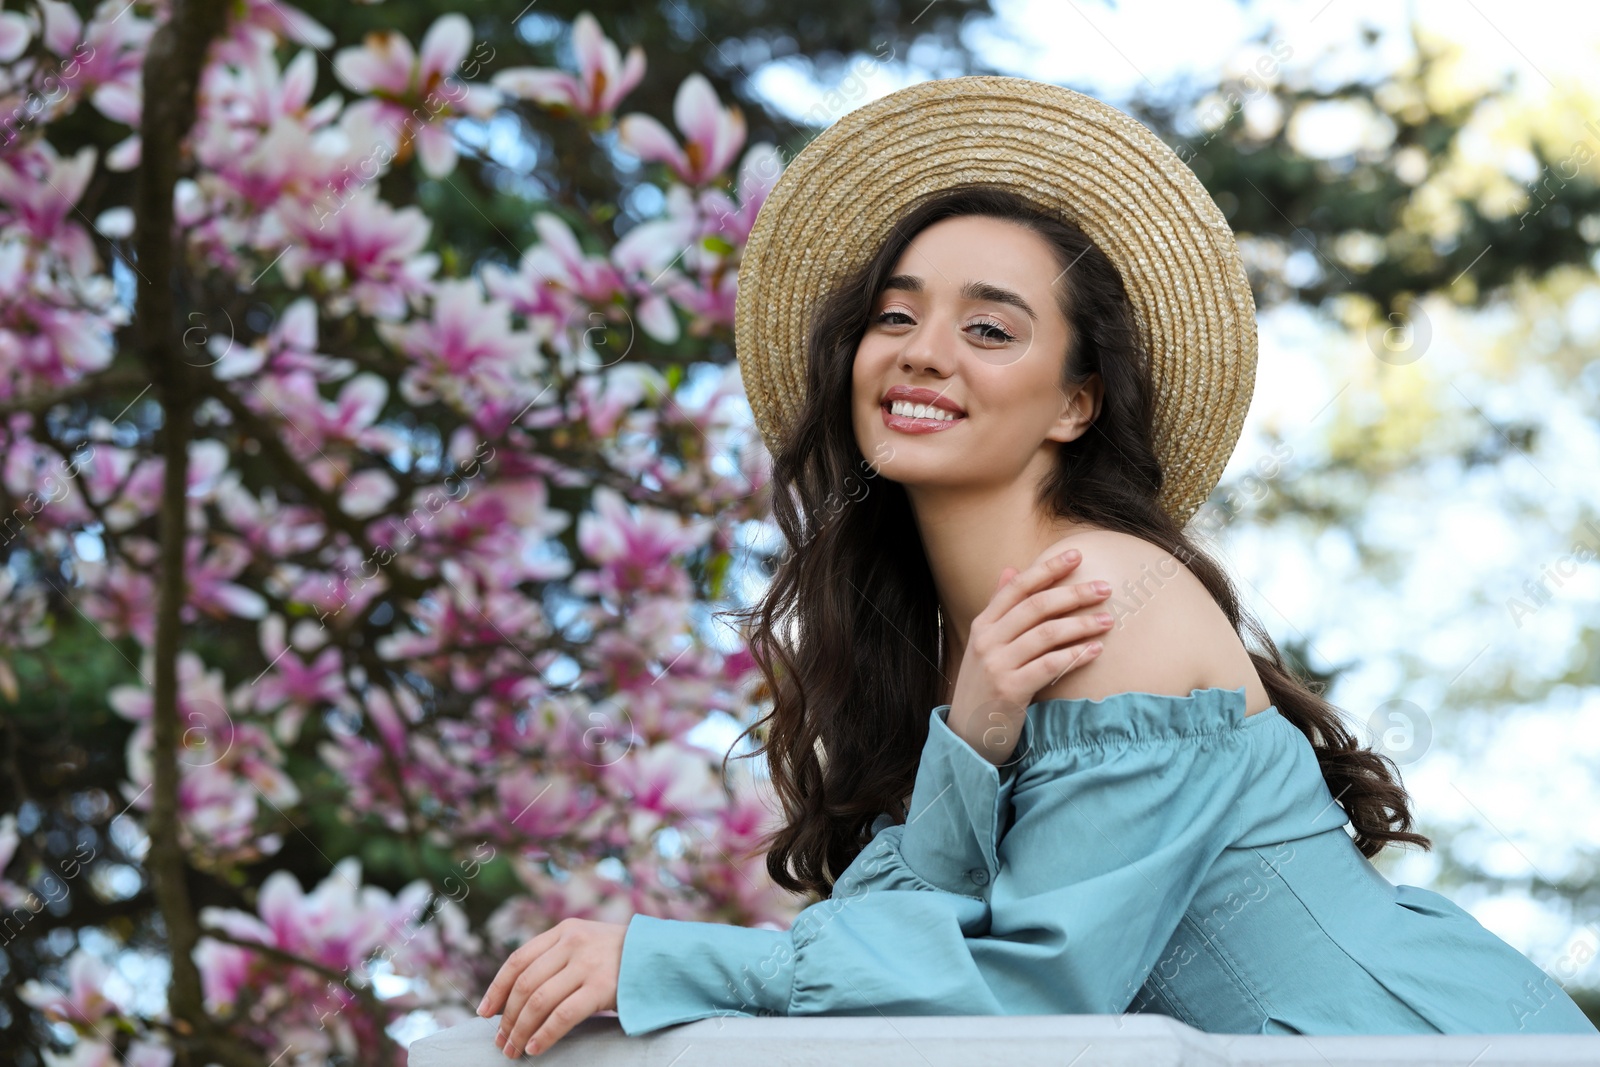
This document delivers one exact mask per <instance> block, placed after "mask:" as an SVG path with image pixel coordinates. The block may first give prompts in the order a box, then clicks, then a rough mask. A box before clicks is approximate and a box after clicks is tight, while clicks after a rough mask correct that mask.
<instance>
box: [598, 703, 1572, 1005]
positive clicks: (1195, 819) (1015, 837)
mask: <svg viewBox="0 0 1600 1067" xmlns="http://www.w3.org/2000/svg"><path fill="white" fill-rule="evenodd" d="M949 711H950V706H949V705H948V704H946V705H941V706H940V707H938V708H935V709H934V710H933V712H932V713H931V715H930V720H929V728H928V740H927V744H926V747H925V748H924V749H923V754H922V757H921V762H920V764H919V765H918V769H917V776H916V782H915V787H914V790H913V792H912V797H911V805H910V809H909V814H908V817H907V820H906V822H905V823H904V824H896V823H894V822H893V820H892V818H891V817H890V816H889V815H883V816H880V817H879V819H878V820H877V821H876V822H875V823H874V825H873V827H872V831H873V837H872V840H871V841H870V842H869V843H868V845H867V846H866V848H865V849H863V850H862V852H861V853H860V854H859V855H858V856H857V857H856V859H855V861H854V862H853V863H852V864H851V865H850V866H849V867H848V868H847V869H846V870H845V871H844V872H843V873H842V874H841V875H840V876H839V878H838V879H837V881H836V882H835V885H834V887H833V894H832V896H831V897H830V898H829V899H827V900H823V901H820V902H818V903H816V904H813V905H811V906H810V907H808V908H806V909H805V910H804V911H802V912H801V913H800V915H799V916H798V917H797V918H796V919H795V921H794V922H793V924H792V925H791V927H790V928H789V929H788V930H768V929H755V928H743V927H737V926H729V925H726V924H720V923H705V922H687V921H682V920H675V919H660V918H655V917H653V916H648V915H642V914H639V915H634V916H633V917H632V919H631V920H630V921H629V923H628V927H627V934H626V937H625V939H624V942H623V950H622V968H621V973H620V976H619V980H618V987H617V1014H618V1017H619V1020H620V1023H621V1025H622V1029H623V1031H624V1032H625V1033H627V1034H641V1033H645V1032H648V1031H651V1030H656V1029H659V1028H661V1027H664V1026H670V1025H673V1024H676V1023H683V1022H689V1021H692V1020H695V1019H702V1018H706V1017H709V1016H715V1015H745V1016H752V1015H877V1014H883V1015H1031V1014H1069V1013H1097V1014H1098V1013H1121V1012H1158V1013H1161V1014H1165V1015H1170V1016H1173V1017H1174V1018H1177V1019H1180V1020H1182V1021H1183V1022H1185V1023H1188V1024H1189V1025H1191V1026H1194V1027H1196V1028H1198V1029H1201V1030H1206V1031H1211V1032H1220V1033H1241V1034H1243V1033H1267V1034H1272V1033H1303V1034H1398V1033H1446V1034H1462V1033H1581V1034H1595V1033H1597V1032H1600V1031H1597V1030H1596V1028H1595V1026H1594V1024H1593V1023H1591V1022H1590V1021H1589V1019H1588V1018H1587V1017H1586V1016H1585V1015H1584V1013H1583V1012H1582V1010H1581V1009H1579V1008H1578V1006H1577V1005H1576V1004H1575V1003H1573V1001H1572V999H1571V998H1570V997H1569V996H1568V995H1567V993H1566V992H1565V991H1564V990H1563V988H1562V987H1561V985H1560V983H1559V982H1558V981H1557V980H1556V979H1555V978H1553V977H1551V976H1550V975H1548V974H1546V973H1545V972H1544V971H1543V970H1541V969H1540V968H1539V967H1538V966H1536V965H1535V964H1534V963H1533V962H1532V961H1531V960H1529V959H1528V958H1527V957H1526V956H1524V955H1522V954H1521V953H1520V952H1518V951H1517V950H1516V949H1514V948H1513V947H1511V946H1510V945H1509V944H1507V943H1506V942H1505V941H1503V940H1501V939H1500V938H1499V937H1496V936H1495V935H1494V934H1492V933H1490V932H1489V930H1487V929H1486V928H1485V927H1483V926H1482V925H1481V924H1479V923H1478V921H1477V920H1476V919H1474V918H1473V917H1472V916H1471V915H1470V914H1469V913H1468V912H1466V911H1465V910H1463V909H1462V908H1460V907H1458V906H1457V905H1456V904H1454V903H1452V902H1451V901H1450V900H1449V899H1448V898H1447V897H1444V896H1442V895H1440V894H1439V893H1435V892H1432V891H1431V890H1427V889H1422V888H1419V887H1417V886H1411V885H1395V884H1393V883H1391V882H1389V881H1388V879H1386V878H1385V877H1384V876H1383V874H1382V873H1380V872H1379V871H1378V870H1377V868H1375V867H1374V866H1373V865H1372V864H1371V862H1370V861H1368V860H1367V858H1366V857H1365V856H1363V855H1362V854H1361V851H1360V850H1359V849H1358V848H1357V847H1356V845H1355V842H1354V841H1353V840H1352V839H1351V837H1350V835H1349V834H1348V833H1347V832H1346V831H1345V829H1344V827H1345V826H1346V824H1347V823H1348V822H1349V817H1348V816H1347V815H1346V813H1345V811H1344V809H1343V808H1341V807H1340V806H1339V804H1338V803H1336V802H1335V800H1334V798H1333V796H1332V794H1331V793H1330V792H1329V790H1328V788H1327V785H1326V783H1325V782H1324V780H1323V778H1322V774H1321V772H1320V771H1319V770H1318V766H1317V759H1316V754H1315V752H1314V751H1313V749H1312V748H1311V745H1310V744H1309V742H1308V741H1307V740H1306V738H1305V736H1304V735H1303V734H1302V733H1301V732H1300V731H1299V729H1297V728H1296V727H1295V726H1294V724H1292V723H1291V722H1289V720H1288V719H1286V718H1285V717H1284V716H1283V715H1282V714H1281V713H1280V712H1279V711H1278V709H1277V708H1276V707H1275V706H1274V707H1270V708H1268V709H1266V710H1265V711H1262V712H1260V713H1258V714H1255V715H1246V714H1245V690H1244V687H1243V686H1241V687H1239V688H1237V689H1222V688H1210V689H1195V690H1193V691H1192V692H1191V693H1190V694H1189V695H1188V696H1186V697H1185V696H1175V695H1167V694H1157V693H1145V692H1130V693H1120V694H1117V695H1115V696H1111V697H1106V698H1105V699H1103V700H1088V699H1055V700H1046V701H1042V702H1039V703H1036V704H1033V705H1030V706H1029V707H1028V709H1027V712H1026V721H1025V723H1024V726H1023V732H1022V737H1021V740H1020V742H1019V744H1018V748H1017V752H1018V753H1019V755H1018V756H1017V757H1016V758H1015V759H1013V761H1012V762H1011V763H1010V764H1008V765H1007V766H1006V767H1005V768H996V767H995V766H994V765H993V764H991V763H989V762H988V761H987V760H985V759H984V758H983V757H982V756H980V755H978V753H977V752H975V751H974V750H973V749H972V748H971V746H969V745H968V744H967V743H966V742H964V741H962V740H961V739H960V738H959V737H958V736H956V734H955V733H954V732H953V731H952V730H951V729H950V727H949V725H948V724H947V722H946V717H947V716H948V714H949Z"/></svg>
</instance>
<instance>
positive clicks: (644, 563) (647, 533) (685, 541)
mask: <svg viewBox="0 0 1600 1067" xmlns="http://www.w3.org/2000/svg"><path fill="white" fill-rule="evenodd" d="M710 533H711V528H710V526H709V525H707V524H704V523H701V524H697V525H695V526H685V524H684V521H683V517H682V516H680V515H678V514H676V513H674V512H669V511H664V510H662V509H660V508H654V507H650V506H649V505H643V504H641V505H638V506H637V507H636V508H634V509H631V510H630V508H629V506H628V502H627V501H626V500H625V499H624V498H623V496H622V494H621V493H619V492H617V491H616V490H615V489H612V488H610V487H609V486H598V487H596V489H595V491H594V510H593V511H591V512H585V513H584V514H582V515H580V516H579V517H578V547H579V548H581V549H582V550H583V552H584V554H585V555H586V556H588V557H589V559H591V560H593V561H594V562H596V563H598V564H600V568H599V570H597V571H581V572H579V573H578V574H577V575H576V576H575V577H574V578H573V579H572V586H573V590H574V591H575V592H577V593H579V594H580V595H584V596H592V595H603V596H608V597H613V598H617V599H622V598H626V597H628V596H629V595H631V594H633V593H636V592H646V593H658V594H662V595H669V596H670V595H687V591H688V590H687V586H688V579H687V578H686V577H685V576H684V574H683V570H682V567H681V566H680V565H679V564H678V563H677V562H675V557H677V556H679V555H681V554H682V553H684V552H688V551H691V550H693V549H695V548H699V547H700V546H701V545H703V544H705V541H706V538H707V537H708V536H709V535H710Z"/></svg>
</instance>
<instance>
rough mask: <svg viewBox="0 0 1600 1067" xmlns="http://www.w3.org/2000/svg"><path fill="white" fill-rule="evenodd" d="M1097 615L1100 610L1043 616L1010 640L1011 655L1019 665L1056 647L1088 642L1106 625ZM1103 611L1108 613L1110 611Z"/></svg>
mask: <svg viewBox="0 0 1600 1067" xmlns="http://www.w3.org/2000/svg"><path fill="white" fill-rule="evenodd" d="M1099 614H1102V613H1101V612H1086V613H1084V614H1082V615H1063V616H1060V617H1058V618H1053V619H1046V620H1044V621H1043V622H1041V623H1039V624H1038V625H1037V626H1035V627H1033V628H1032V629H1030V630H1029V631H1027V632H1026V633H1024V634H1022V635H1021V636H1019V637H1018V638H1017V639H1016V640H1015V641H1014V642H1012V644H1011V648H1010V650H1009V651H1010V654H1011V655H1012V656H1013V657H1014V658H1015V662H1016V663H1017V665H1018V667H1019V668H1020V667H1026V665H1027V664H1029V663H1032V662H1033V661H1034V660H1036V659H1038V658H1039V657H1040V656H1045V655H1048V654H1050V653H1051V652H1054V651H1055V650H1056V649H1060V648H1065V647H1068V646H1072V645H1079V644H1087V643H1088V642H1090V641H1091V640H1094V639H1097V638H1099V637H1100V636H1101V635H1102V634H1104V633H1105V632H1106V630H1107V624H1105V623H1102V622H1100V620H1099V619H1098V618H1096V616H1097V615H1099ZM1103 614H1107V615H1109V614H1110V612H1105V613H1103Z"/></svg>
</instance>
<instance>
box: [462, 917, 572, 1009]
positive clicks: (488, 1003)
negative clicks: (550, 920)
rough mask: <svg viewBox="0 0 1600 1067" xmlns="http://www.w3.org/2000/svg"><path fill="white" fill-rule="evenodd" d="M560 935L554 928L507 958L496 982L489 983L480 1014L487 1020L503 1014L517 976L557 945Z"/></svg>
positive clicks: (480, 1003) (531, 940)
mask: <svg viewBox="0 0 1600 1067" xmlns="http://www.w3.org/2000/svg"><path fill="white" fill-rule="evenodd" d="M559 936H560V935H559V934H557V933H556V928H555V927H554V926H552V927H551V928H550V929H548V930H546V931H545V932H544V933H542V934H540V935H539V936H538V937H535V938H531V939H530V940H528V941H525V942H523V943H522V945H520V946H519V947H518V948H517V950H516V951H515V952H513V953H511V955H510V956H508V957H506V961H505V962H504V963H502V964H501V965H500V970H499V971H498V972H497V973H496V974H495V976H494V981H492V982H490V983H489V991H488V992H486V993H484V995H483V999H482V1000H481V1001H479V1002H478V1014H479V1015H481V1016H482V1017H484V1018H485V1019H487V1018H490V1017H492V1016H495V1015H499V1014H501V1012H502V1010H503V1009H504V1007H505V1000H506V992H507V991H508V990H509V989H510V988H511V983H512V982H515V981H516V980H517V975H519V974H521V973H522V972H523V969H524V968H526V967H527V965H528V964H529V962H530V961H532V960H533V959H534V958H535V957H537V956H538V955H539V954H540V953H542V952H544V951H545V950H546V949H548V948H549V947H550V946H551V945H553V944H555V942H556V939H557V938H558V937H559Z"/></svg>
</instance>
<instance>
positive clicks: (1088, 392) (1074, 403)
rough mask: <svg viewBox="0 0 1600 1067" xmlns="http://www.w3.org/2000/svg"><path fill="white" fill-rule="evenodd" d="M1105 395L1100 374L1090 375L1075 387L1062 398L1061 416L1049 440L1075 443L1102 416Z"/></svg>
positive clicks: (1051, 429)
mask: <svg viewBox="0 0 1600 1067" xmlns="http://www.w3.org/2000/svg"><path fill="white" fill-rule="evenodd" d="M1104 395H1105V382H1104V381H1103V380H1101V377H1100V375H1099V374H1098V373H1095V374H1091V375H1089V377H1088V379H1087V380H1085V381H1084V382H1083V383H1082V384H1081V385H1078V386H1075V387H1074V388H1073V389H1072V390H1071V391H1070V392H1067V393H1063V394H1062V397H1061V414H1060V415H1058V416H1057V417H1056V421H1055V424H1054V425H1053V426H1051V427H1050V433H1049V440H1051V441H1063V442H1065V441H1074V440H1076V439H1077V438H1079V437H1081V436H1082V435H1083V434H1085V433H1086V432H1088V429H1089V426H1090V424H1091V423H1093V422H1094V420H1095V419H1096V418H1098V417H1099V415H1100V402H1101V400H1102V399H1103V398H1104Z"/></svg>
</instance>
